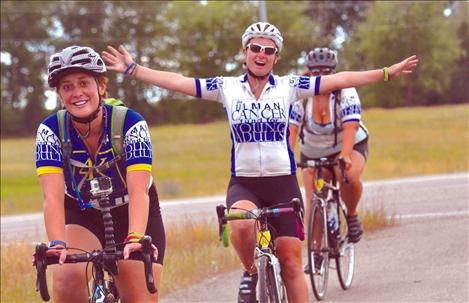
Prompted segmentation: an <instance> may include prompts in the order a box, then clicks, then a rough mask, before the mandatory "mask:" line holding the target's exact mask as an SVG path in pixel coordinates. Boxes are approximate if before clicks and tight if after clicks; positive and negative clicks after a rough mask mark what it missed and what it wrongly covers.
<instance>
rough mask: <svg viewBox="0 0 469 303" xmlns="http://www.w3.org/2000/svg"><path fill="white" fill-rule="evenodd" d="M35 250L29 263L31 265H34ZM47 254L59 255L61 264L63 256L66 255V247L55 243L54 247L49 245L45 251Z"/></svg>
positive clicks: (63, 259)
mask: <svg viewBox="0 0 469 303" xmlns="http://www.w3.org/2000/svg"><path fill="white" fill-rule="evenodd" d="M35 255H36V252H34V253H33V256H32V259H31V263H32V264H33V266H36V258H35ZM46 255H47V256H59V264H60V265H62V264H64V262H65V258H66V257H67V249H66V248H65V247H63V246H62V245H56V246H54V247H50V248H48V249H47V251H46Z"/></svg>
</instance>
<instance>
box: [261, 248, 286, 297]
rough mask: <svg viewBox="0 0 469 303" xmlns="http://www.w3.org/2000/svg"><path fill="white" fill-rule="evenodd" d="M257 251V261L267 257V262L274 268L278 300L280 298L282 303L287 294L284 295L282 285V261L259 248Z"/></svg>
mask: <svg viewBox="0 0 469 303" xmlns="http://www.w3.org/2000/svg"><path fill="white" fill-rule="evenodd" d="M256 250H257V259H259V258H261V257H267V260H268V261H269V262H268V263H269V264H270V265H271V266H272V269H273V271H274V277H275V286H276V290H277V298H279V300H280V301H281V302H283V301H282V298H284V297H285V294H284V293H283V291H284V288H283V283H282V281H283V280H282V276H281V271H282V270H281V268H280V261H279V260H278V258H277V257H276V256H275V255H274V254H272V253H270V252H264V251H262V250H260V249H259V248H257V247H256Z"/></svg>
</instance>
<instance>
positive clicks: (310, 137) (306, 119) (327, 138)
mask: <svg viewBox="0 0 469 303" xmlns="http://www.w3.org/2000/svg"><path fill="white" fill-rule="evenodd" d="M340 96H341V100H340V102H339V103H338V109H337V119H338V121H337V122H338V123H337V145H334V119H335V117H334V111H333V109H334V103H335V95H334V94H330V97H329V108H330V109H331V110H330V111H329V112H330V121H331V122H330V123H328V124H325V125H321V124H318V123H316V122H315V121H314V120H313V110H314V109H313V98H308V100H307V102H306V105H304V102H302V101H298V102H295V103H293V105H292V111H291V113H290V123H291V124H293V125H296V126H298V127H301V124H302V123H304V126H303V141H300V151H301V153H302V154H304V155H305V156H307V157H308V158H312V159H317V158H321V157H326V156H330V155H333V154H336V153H338V152H340V151H341V149H342V138H343V134H344V132H343V124H344V123H347V122H350V121H354V122H359V124H360V127H359V128H358V131H357V134H356V135H355V143H359V142H361V141H363V140H365V139H366V138H367V137H368V130H367V129H366V127H365V125H363V123H362V122H361V104H360V98H359V97H358V94H357V90H356V89H355V88H346V89H343V90H342V91H341V93H340Z"/></svg>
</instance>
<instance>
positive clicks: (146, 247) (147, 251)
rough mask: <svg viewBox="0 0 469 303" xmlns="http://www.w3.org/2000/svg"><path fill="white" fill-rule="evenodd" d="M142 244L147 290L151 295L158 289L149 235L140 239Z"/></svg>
mask: <svg viewBox="0 0 469 303" xmlns="http://www.w3.org/2000/svg"><path fill="white" fill-rule="evenodd" d="M140 243H141V244H142V258H143V266H144V269H145V281H146V283H147V289H148V291H149V292H150V293H152V294H154V293H155V292H157V289H156V287H155V282H154V278H153V264H152V263H153V262H152V260H153V254H152V251H151V237H150V236H147V235H145V236H143V237H142V238H141V239H140Z"/></svg>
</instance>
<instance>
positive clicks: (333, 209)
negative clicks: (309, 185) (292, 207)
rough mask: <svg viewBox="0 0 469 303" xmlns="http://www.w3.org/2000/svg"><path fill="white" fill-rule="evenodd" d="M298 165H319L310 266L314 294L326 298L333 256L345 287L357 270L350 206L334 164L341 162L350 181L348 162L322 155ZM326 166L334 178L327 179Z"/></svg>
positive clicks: (310, 228) (309, 232) (309, 233)
mask: <svg viewBox="0 0 469 303" xmlns="http://www.w3.org/2000/svg"><path fill="white" fill-rule="evenodd" d="M297 165H298V167H302V168H314V169H315V178H314V180H315V182H314V192H313V197H312V201H311V211H310V214H309V223H308V229H307V238H308V240H307V250H308V265H307V266H308V272H309V276H310V279H311V285H312V288H313V293H314V296H315V297H316V298H317V299H318V300H323V299H324V298H325V296H326V291H327V283H328V277H329V267H330V260H331V259H335V266H336V267H335V268H336V270H337V275H338V278H339V282H340V286H341V287H342V289H344V290H346V289H348V288H350V286H351V285H352V280H353V275H354V271H355V246H354V244H353V243H351V242H349V240H348V227H347V209H346V206H345V204H344V202H343V201H342V200H341V198H340V191H339V184H338V182H337V176H336V174H335V172H334V167H335V166H337V165H339V167H340V169H341V172H342V176H343V178H344V182H345V183H348V180H347V176H346V175H345V173H344V172H345V163H344V162H343V160H342V159H337V160H330V159H327V158H321V159H319V160H308V161H306V162H305V163H298V164H297ZM323 169H327V170H329V171H330V172H331V174H332V179H331V180H330V181H325V180H324V177H323ZM331 268H333V267H332V266H331Z"/></svg>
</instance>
